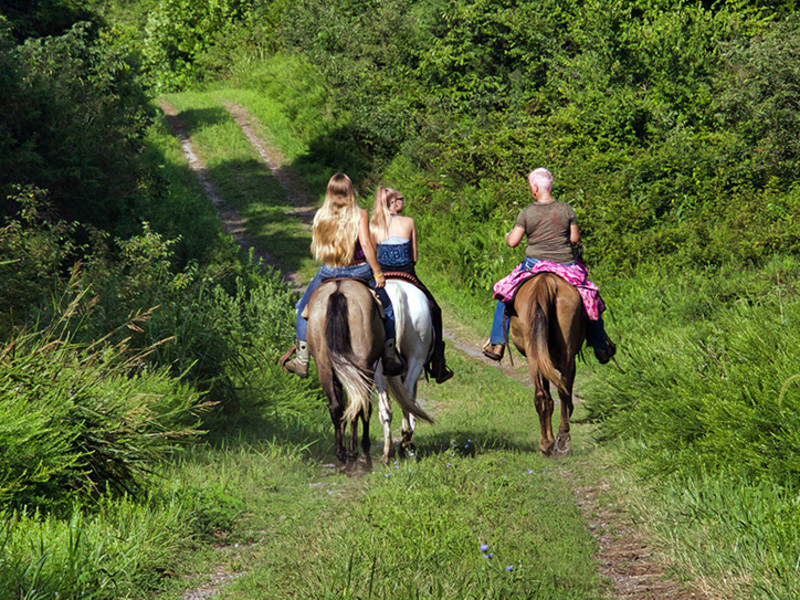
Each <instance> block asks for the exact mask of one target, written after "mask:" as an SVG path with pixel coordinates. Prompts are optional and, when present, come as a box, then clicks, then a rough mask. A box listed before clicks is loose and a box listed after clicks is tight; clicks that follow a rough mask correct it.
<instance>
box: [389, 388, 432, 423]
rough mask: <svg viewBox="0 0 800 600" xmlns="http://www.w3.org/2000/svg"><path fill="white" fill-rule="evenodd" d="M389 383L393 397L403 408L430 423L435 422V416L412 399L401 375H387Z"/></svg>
mask: <svg viewBox="0 0 800 600" xmlns="http://www.w3.org/2000/svg"><path fill="white" fill-rule="evenodd" d="M387 385H388V386H389V390H390V391H391V393H392V397H393V398H394V399H395V400H397V403H398V404H399V405H400V406H401V407H402V408H403V410H405V411H406V412H408V413H410V414H412V415H414V416H415V417H417V418H418V419H422V420H423V421H427V422H428V423H433V422H434V421H433V417H431V416H430V415H429V414H428V413H426V412H425V411H424V410H422V409H421V408H420V407H419V405H418V404H417V403H416V402H414V401H413V400H411V398H410V397H409V395H408V390H407V389H406V386H405V385H403V382H402V380H401V379H400V377H387Z"/></svg>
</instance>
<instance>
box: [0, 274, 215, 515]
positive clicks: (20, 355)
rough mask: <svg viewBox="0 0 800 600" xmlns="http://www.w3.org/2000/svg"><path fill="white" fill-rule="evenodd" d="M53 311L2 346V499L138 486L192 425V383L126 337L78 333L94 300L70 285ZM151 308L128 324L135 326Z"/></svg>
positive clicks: (64, 500)
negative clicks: (51, 317) (152, 363)
mask: <svg viewBox="0 0 800 600" xmlns="http://www.w3.org/2000/svg"><path fill="white" fill-rule="evenodd" d="M67 293H68V296H67V297H65V298H64V302H65V304H64V305H63V306H62V308H61V309H60V311H59V314H60V316H59V319H58V320H56V321H54V322H53V323H52V324H50V325H49V326H48V327H47V328H45V329H43V330H40V331H34V332H29V333H20V334H17V335H16V336H14V337H13V338H12V339H11V340H9V341H8V342H7V343H6V345H5V346H4V347H3V349H2V351H0V371H2V374H1V376H0V412H2V413H3V414H2V417H1V418H0V454H1V456H0V464H2V465H3V471H2V476H1V477H0V499H1V500H2V501H4V502H7V503H10V504H11V505H13V506H23V505H26V506H32V507H42V508H46V509H54V508H59V507H61V506H64V505H66V504H68V503H69V502H71V501H73V500H75V499H83V500H87V499H89V498H92V497H97V496H98V495H101V494H103V493H105V492H106V491H109V492H111V493H115V494H119V493H123V492H124V493H130V494H136V493H138V491H139V489H140V486H141V484H143V483H144V482H145V480H146V478H147V476H148V474H149V473H151V472H152V469H153V467H154V465H155V464H156V463H157V462H158V461H159V460H163V459H164V458H165V457H166V456H167V455H168V453H169V452H170V451H171V450H172V449H173V448H175V444H176V442H177V441H178V440H180V439H182V438H185V437H186V436H188V435H194V434H195V433H196V432H195V431H194V429H193V425H194V424H195V422H196V414H194V412H193V411H197V410H199V408H200V405H199V403H198V394H197V392H196V391H194V390H193V389H192V387H191V386H190V385H188V384H186V383H183V382H181V381H180V380H178V379H176V378H175V377H172V376H171V375H170V374H169V372H168V368H167V367H160V368H151V367H149V366H148V364H147V362H145V358H146V356H147V354H148V353H150V352H152V350H153V348H145V349H140V350H138V351H135V350H133V349H132V347H131V345H130V339H129V338H124V339H123V340H122V341H120V342H118V343H114V344H112V343H109V338H110V337H112V336H113V335H114V334H116V333H117V332H111V333H110V334H109V335H108V336H106V337H105V338H101V339H99V340H97V341H95V342H93V343H91V344H82V343H78V342H76V341H75V340H74V337H73V335H72V333H71V331H73V330H74V329H75V328H76V325H75V323H73V321H76V320H81V319H85V318H87V312H86V311H89V310H90V309H91V308H92V305H93V303H94V300H92V299H90V297H89V296H88V294H87V293H86V292H85V291H84V292H79V291H77V290H76V289H75V288H70V289H69V290H68V292H67ZM69 296H72V297H71V298H70V297H69ZM148 317H149V314H148V313H142V314H137V315H135V316H134V317H133V318H131V319H130V320H129V321H128V322H126V323H125V324H124V326H125V327H126V328H127V329H130V330H134V331H136V330H141V325H142V324H143V323H144V322H145V321H146V319H147V318H148Z"/></svg>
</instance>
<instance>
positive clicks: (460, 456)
mask: <svg viewBox="0 0 800 600" xmlns="http://www.w3.org/2000/svg"><path fill="white" fill-rule="evenodd" d="M264 102H265V101H264V100H263V99H258V98H256V97H255V96H248V95H247V94H245V93H242V92H217V93H204V94H181V95H174V96H170V97H168V98H166V99H164V100H162V101H161V106H162V109H164V110H165V113H167V114H168V115H171V117H172V123H171V124H172V126H173V127H174V128H176V132H178V134H179V135H182V136H183V140H184V141H183V144H184V151H185V152H186V151H187V149H189V150H191V154H190V153H188V152H187V156H189V157H191V156H192V155H193V156H194V157H195V158H194V165H193V166H192V165H191V162H192V159H191V158H190V161H189V162H190V166H192V168H193V169H194V170H195V171H196V172H197V173H198V174H199V175H201V176H202V177H203V178H205V180H206V181H207V184H204V187H205V189H206V190H207V192H208V193H209V196H210V197H211V199H212V200H213V201H214V202H215V204H216V205H217V207H218V210H219V211H220V213H221V217H222V218H223V220H226V221H228V220H229V221H230V223H229V230H231V231H232V233H233V234H234V235H238V236H239V237H238V239H240V240H241V241H242V242H243V243H244V244H245V245H250V246H252V247H253V248H254V249H255V250H256V252H258V253H259V255H260V256H262V257H263V258H264V260H265V262H266V263H267V264H269V265H272V266H273V267H275V268H278V269H280V270H281V272H282V273H283V274H284V276H285V277H288V278H289V279H290V281H291V282H292V283H293V285H295V286H296V287H299V286H300V284H301V282H302V281H307V280H308V279H309V278H310V276H311V275H312V274H313V272H315V269H316V265H315V264H314V263H313V261H311V259H310V257H308V250H307V248H308V241H309V235H310V234H309V229H308V222H309V217H310V215H311V214H313V209H314V205H315V204H316V202H317V201H318V199H317V200H316V201H315V199H314V198H313V196H312V195H311V194H309V192H308V191H307V187H306V186H305V185H304V182H303V180H302V179H301V178H300V177H299V176H298V175H297V174H296V173H295V172H294V170H293V169H292V168H291V163H292V160H293V158H295V157H296V154H295V155H294V156H293V155H292V152H293V151H292V147H293V146H292V144H291V143H287V142H286V139H283V143H281V140H280V139H279V138H278V137H277V135H276V134H275V133H273V132H271V131H269V130H267V128H265V126H264V122H267V119H269V115H270V114H271V112H270V108H269V106H265V104H263V103H264ZM245 106H246V107H247V108H245ZM284 135H285V134H284ZM281 146H283V147H286V148H288V150H287V152H286V154H284V153H283V152H281V151H280V150H279V148H280V147H281ZM294 152H297V150H296V149H295V150H294ZM287 156H288V157H287ZM226 215H227V216H228V218H227V219H226ZM426 280H427V278H426ZM432 287H433V288H434V289H436V287H435V285H432ZM447 308H448V307H447V305H446V303H445V315H446V318H447V315H448V314H449V313H450V311H448V310H447ZM446 325H447V326H448V332H449V333H448V337H449V340H450V345H449V348H450V351H449V355H450V356H451V362H452V363H453V365H454V368H455V370H456V373H457V377H456V378H455V379H454V380H452V381H451V382H448V383H447V384H446V385H444V386H435V385H428V384H422V386H421V396H422V398H423V399H424V402H425V403H426V405H427V406H428V407H433V409H434V412H435V414H436V417H437V423H436V424H434V425H432V426H426V425H423V426H420V428H419V429H418V435H417V442H418V453H417V456H415V457H414V459H413V460H410V461H407V462H403V463H397V464H394V465H390V466H388V468H378V469H377V470H376V472H375V473H373V474H372V475H370V476H368V477H365V478H363V479H362V480H356V481H351V480H346V479H343V478H341V477H335V476H333V475H332V474H331V473H329V472H328V471H326V470H325V469H324V468H323V467H321V466H319V464H318V463H317V464H315V462H314V459H317V460H324V458H323V457H324V456H325V455H326V452H328V450H327V449H326V448H320V447H317V450H316V451H315V452H314V453H312V454H311V457H312V460H310V461H309V460H307V459H308V456H306V459H304V460H299V459H298V456H296V455H294V454H290V455H289V456H288V460H289V462H290V463H291V464H290V468H289V471H290V472H289V473H287V474H286V475H285V476H281V475H280V465H283V463H284V461H286V460H287V457H285V456H281V455H280V453H279V455H278V456H277V457H272V458H273V459H274V460H275V464H274V465H272V467H274V468H275V469H276V472H272V471H271V470H270V474H269V475H268V476H264V474H263V473H264V468H265V466H264V465H263V464H262V463H261V458H262V457H260V456H259V455H258V453H257V452H256V453H255V454H253V453H252V452H251V451H250V450H251V449H250V448H249V447H247V446H238V445H237V447H236V452H234V453H233V454H232V455H231V453H228V452H225V453H222V452H221V453H217V454H216V459H215V460H219V461H222V462H223V463H224V464H225V469H226V472H228V473H229V474H231V475H230V482H229V483H228V484H226V487H227V489H229V490H232V489H234V488H235V489H236V490H237V491H236V493H235V494H234V495H235V496H236V497H241V498H243V499H244V498H246V503H245V505H243V510H242V517H241V519H240V521H241V522H240V524H239V527H238V529H237V533H236V535H235V536H234V538H232V539H230V540H226V541H225V543H224V544H222V545H220V546H219V551H218V552H219V554H218V555H216V557H214V556H212V557H211V558H209V559H208V561H209V564H214V561H217V564H216V566H215V567H214V568H211V569H207V570H206V571H205V572H204V573H205V574H201V575H199V576H197V577H195V578H193V579H189V580H187V582H186V586H185V587H187V588H188V590H186V589H182V590H181V591H180V592H176V593H175V594H176V597H183V598H191V599H194V598H205V597H208V596H209V595H210V594H212V593H219V594H220V595H221V597H223V598H235V599H246V598H399V597H410V598H542V599H547V598H559V599H560V598H564V599H567V598H576V599H582V600H586V599H593V598H597V599H600V598H643V599H646V598H659V599H660V598H674V599H678V598H701V597H703V596H702V595H701V594H700V593H699V592H694V593H692V592H689V591H686V590H684V589H682V588H681V587H680V586H679V585H677V584H676V583H675V582H674V581H670V580H669V579H668V578H665V577H664V571H665V569H664V566H663V565H662V564H661V563H660V561H659V560H658V558H657V557H656V556H655V555H653V553H652V551H651V550H650V549H648V547H647V546H646V545H645V544H644V543H642V542H641V541H640V539H639V537H638V533H637V531H636V529H635V528H634V527H633V525H632V523H631V519H630V516H629V515H628V514H627V513H626V512H625V510H624V504H623V503H620V501H619V498H615V496H614V490H613V489H610V488H608V487H606V486H605V484H604V482H603V481H600V480H599V479H598V478H597V477H596V475H595V472H596V469H597V466H598V465H599V464H602V463H603V462H604V461H603V459H602V457H601V453H600V452H598V451H597V450H596V449H595V447H594V445H593V443H592V441H591V435H590V431H589V427H588V426H587V425H577V426H576V427H575V428H574V430H573V431H574V434H573V455H572V456H571V457H570V459H568V460H567V461H564V462H553V461H546V460H544V459H542V458H540V457H539V455H538V453H537V446H536V442H537V436H538V422H537V418H536V411H535V409H534V407H533V401H532V397H531V391H530V389H529V384H528V382H527V378H526V377H525V375H524V371H523V370H522V369H521V365H520V363H519V362H518V363H517V364H518V366H517V368H510V367H508V366H504V367H503V368H502V369H498V368H496V365H494V364H493V363H489V362H488V361H486V360H485V359H483V357H482V356H481V355H480V352H479V350H478V342H479V336H478V335H477V333H476V331H477V330H476V328H475V327H470V325H469V324H466V325H465V324H464V323H463V322H446ZM320 411H321V412H323V411H324V408H323V407H320ZM580 412H581V410H580V403H578V405H577V409H576V415H575V416H576V417H577V419H578V420H579V419H580ZM377 429H378V428H377V427H375V426H374V425H373V439H375V435H376V433H379V432H377ZM325 436H326V438H325V440H324V441H323V442H322V444H321V445H325V444H328V445H330V444H329V443H328V437H329V433H326V434H325ZM265 478H266V479H267V480H269V484H268V485H263V483H264V482H263V479H265ZM209 571H211V572H213V574H210V575H209V574H208V572H209Z"/></svg>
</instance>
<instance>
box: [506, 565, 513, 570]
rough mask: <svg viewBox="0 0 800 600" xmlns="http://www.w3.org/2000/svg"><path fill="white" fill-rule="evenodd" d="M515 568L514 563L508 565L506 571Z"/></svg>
mask: <svg viewBox="0 0 800 600" xmlns="http://www.w3.org/2000/svg"><path fill="white" fill-rule="evenodd" d="M513 570H514V565H508V566H507V567H506V571H513Z"/></svg>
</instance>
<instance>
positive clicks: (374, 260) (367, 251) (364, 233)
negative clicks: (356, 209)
mask: <svg viewBox="0 0 800 600" xmlns="http://www.w3.org/2000/svg"><path fill="white" fill-rule="evenodd" d="M360 210H361V219H360V220H359V221H358V241H359V242H361V249H362V250H363V251H364V256H365V257H366V259H367V263H368V264H369V266H370V268H371V269H372V273H373V275H374V276H375V287H379V288H382V287H383V286H384V285H386V279H384V277H383V273H381V266H380V265H379V264H378V255H377V254H376V253H375V246H373V245H372V238H371V237H370V235H369V220H368V219H367V211H366V210H364V209H363V208H362V209H360Z"/></svg>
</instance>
